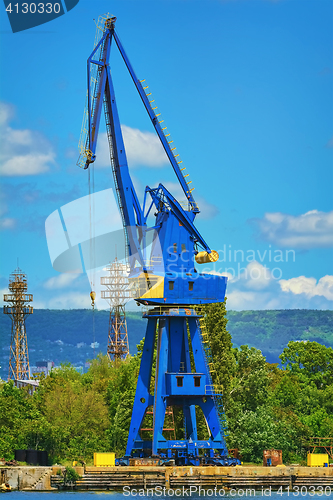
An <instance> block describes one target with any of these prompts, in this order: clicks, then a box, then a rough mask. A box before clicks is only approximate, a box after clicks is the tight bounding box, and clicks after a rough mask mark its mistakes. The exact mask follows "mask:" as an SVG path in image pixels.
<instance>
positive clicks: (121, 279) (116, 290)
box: [101, 258, 131, 361]
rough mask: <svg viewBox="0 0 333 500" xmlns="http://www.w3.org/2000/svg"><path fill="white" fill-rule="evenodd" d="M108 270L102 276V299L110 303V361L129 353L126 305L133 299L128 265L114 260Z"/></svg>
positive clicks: (123, 357)
mask: <svg viewBox="0 0 333 500" xmlns="http://www.w3.org/2000/svg"><path fill="white" fill-rule="evenodd" d="M106 270H107V271H108V273H109V274H108V276H104V277H101V284H102V285H104V286H105V287H106V288H107V290H102V299H106V300H108V302H109V304H110V319H109V336H108V351H107V353H108V357H109V360H110V361H114V360H117V359H125V358H126V356H127V355H128V354H129V348H128V335H127V323H126V314H125V306H126V303H127V302H128V301H129V300H130V299H131V292H130V288H129V282H128V272H129V270H128V266H127V265H125V264H122V263H121V262H119V261H118V260H117V258H116V259H115V260H114V262H113V263H112V264H110V265H109V266H108V267H107V268H106Z"/></svg>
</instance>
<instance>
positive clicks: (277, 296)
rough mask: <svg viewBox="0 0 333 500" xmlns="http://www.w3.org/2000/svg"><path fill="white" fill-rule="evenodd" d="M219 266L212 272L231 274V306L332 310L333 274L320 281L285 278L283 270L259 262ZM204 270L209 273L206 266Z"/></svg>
mask: <svg viewBox="0 0 333 500" xmlns="http://www.w3.org/2000/svg"><path fill="white" fill-rule="evenodd" d="M220 264H221V262H220V263H216V265H217V266H218V265H220ZM216 265H215V269H214V271H211V272H210V274H220V275H228V284H227V292H226V295H227V299H228V301H227V307H228V309H231V310H232V309H233V310H248V309H333V276H324V277H322V278H320V279H319V281H318V282H317V280H316V279H315V278H306V277H305V276H299V277H297V278H291V279H289V280H286V279H282V270H281V269H278V268H274V269H269V268H268V267H265V266H263V265H262V264H260V263H259V262H256V261H252V262H250V263H249V264H248V265H247V266H246V267H239V266H237V267H235V268H234V269H232V268H231V267H230V266H229V267H226V268H225V270H224V269H223V267H220V268H218V267H216ZM201 271H202V272H205V273H207V269H204V270H201Z"/></svg>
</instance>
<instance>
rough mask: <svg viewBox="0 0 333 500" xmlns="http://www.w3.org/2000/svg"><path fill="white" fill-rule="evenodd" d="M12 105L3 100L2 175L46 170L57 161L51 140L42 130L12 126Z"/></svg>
mask: <svg viewBox="0 0 333 500" xmlns="http://www.w3.org/2000/svg"><path fill="white" fill-rule="evenodd" d="M13 113H14V112H13V107H12V106H10V105H8V104H6V103H0V143H1V151H0V175H2V176H6V177H10V176H23V175H37V174H41V173H45V172H47V171H48V170H49V169H50V166H51V165H53V164H54V163H55V153H54V151H53V148H52V146H51V144H50V143H49V141H48V140H47V139H46V138H45V137H44V136H43V135H42V134H41V133H39V132H37V131H34V130H29V129H13V128H12V127H10V126H9V122H10V120H11V118H12V117H13Z"/></svg>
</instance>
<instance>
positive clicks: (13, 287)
mask: <svg viewBox="0 0 333 500" xmlns="http://www.w3.org/2000/svg"><path fill="white" fill-rule="evenodd" d="M8 288H9V291H10V292H11V293H7V294H4V302H8V303H9V305H6V306H4V308H3V312H4V313H5V314H9V315H10V317H11V320H12V334H11V341H10V353H9V374H8V380H10V379H12V380H29V379H30V367H29V354H28V342H27V332H26V329H25V318H26V316H27V315H28V314H32V312H33V308H32V306H30V305H28V303H29V302H32V300H33V296H32V294H30V293H26V292H27V290H28V282H27V276H26V274H24V273H23V272H22V271H21V269H20V268H19V267H18V268H17V269H15V271H14V272H13V273H12V274H11V275H10V276H9V286H8Z"/></svg>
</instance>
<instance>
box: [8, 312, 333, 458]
mask: <svg viewBox="0 0 333 500" xmlns="http://www.w3.org/2000/svg"><path fill="white" fill-rule="evenodd" d="M204 315H205V321H206V328H207V331H208V336H209V339H210V349H211V354H212V357H213V360H214V370H213V372H212V377H213V381H214V383H215V384H216V386H218V387H222V388H223V402H224V409H225V413H226V417H227V423H228V436H227V438H226V439H227V444H228V447H229V448H238V449H239V450H240V453H241V456H242V460H243V461H244V462H255V463H260V462H261V461H262V456H263V455H262V453H263V450H264V449H271V448H275V449H282V452H283V458H284V462H285V463H300V464H301V463H304V461H305V460H306V452H307V446H306V445H307V442H308V440H309V438H310V437H311V436H320V437H328V436H333V349H332V348H330V347H325V346H323V345H321V344H319V343H317V342H314V341H313V342H310V341H305V342H293V341H291V342H289V343H288V346H287V347H286V348H285V349H284V350H283V352H282V353H281V355H280V360H281V363H280V366H279V365H278V364H270V363H267V361H266V359H265V357H264V356H263V355H262V353H261V351H260V350H258V349H256V348H254V347H249V346H248V345H241V346H240V347H239V348H233V347H232V341H231V335H230V334H229V333H228V331H227V317H226V309H225V304H224V303H223V304H211V305H209V306H205V308H204ZM250 340H251V339H249V343H250ZM142 349H143V341H141V342H140V344H139V345H138V351H137V354H136V355H135V356H130V357H128V358H127V359H126V360H124V361H117V362H112V363H110V362H109V360H108V358H107V356H103V355H102V354H100V355H98V356H97V358H96V359H94V360H93V361H92V362H91V365H90V368H89V370H88V372H87V373H84V374H80V373H78V372H77V371H76V370H75V369H74V368H73V367H72V366H71V365H70V364H66V365H62V367H61V368H60V369H57V370H53V371H52V372H51V373H50V374H49V375H48V376H47V377H45V378H43V379H42V380H41V381H40V385H39V388H38V390H37V391H35V392H34V393H33V395H29V394H28V392H27V391H26V390H25V389H18V388H16V387H14V385H13V383H12V382H2V383H0V457H2V456H3V457H4V458H6V459H7V460H9V459H12V458H13V457H14V450H15V449H27V448H32V449H45V450H47V451H48V452H49V456H50V459H51V461H52V463H65V462H66V461H71V460H80V459H82V460H85V461H86V462H87V463H89V462H90V461H91V460H92V457H93V452H94V451H100V452H103V451H115V452H116V454H117V456H122V455H123V454H124V451H125V447H126V442H127V435H128V429H129V424H130V418H131V412H132V407H133V401H134V395H135V388H136V381H137V378H138V373H139V367H140V360H141V353H142ZM175 426H176V436H177V438H178V439H181V437H182V433H183V431H184V429H183V427H182V426H183V419H182V417H181V413H180V412H179V410H177V409H176V410H175ZM198 432H199V435H198V438H199V439H200V438H202V439H204V437H205V432H207V430H206V426H205V422H204V421H203V418H202V415H200V414H199V413H198Z"/></svg>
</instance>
